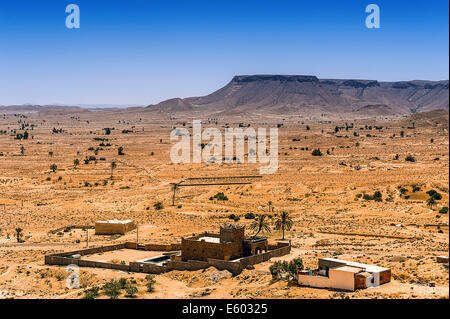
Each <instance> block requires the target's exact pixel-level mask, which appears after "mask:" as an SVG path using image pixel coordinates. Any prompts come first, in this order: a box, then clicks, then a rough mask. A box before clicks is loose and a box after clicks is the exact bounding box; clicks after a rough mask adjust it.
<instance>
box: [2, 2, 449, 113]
mask: <svg viewBox="0 0 450 319" xmlns="http://www.w3.org/2000/svg"><path fill="white" fill-rule="evenodd" d="M71 3H74V4H77V5H79V7H80V11H81V12H80V13H81V28H80V29H68V28H66V26H65V20H66V17H67V15H68V14H67V13H66V12H65V8H66V6H67V5H68V4H71ZM370 3H375V4H377V5H378V6H379V7H380V10H381V28H380V29H368V28H366V26H365V19H366V16H367V13H365V7H366V5H368V4H370ZM448 12H449V4H448V1H447V0H445V1H444V0H428V1H425V0H420V1H416V0H395V1H385V0H367V1H363V0H358V1H357V0H340V1H325V0H324V1H320V0H316V1H312V0H311V1H301V0H297V1H288V0H278V1H275V0H273V1H265V0H238V1H235V0H227V1H219V0H208V1H196V0H191V1H175V0H164V1H152V0H110V1H107V0H71V1H66V0H54V1H50V0H39V1H37V0H1V1H0V105H10V104H25V103H35V104H52V103H59V104H114V105H117V104H139V105H147V104H152V103H157V102H160V101H162V100H165V99H168V98H173V97H188V96H200V95H206V94H208V93H211V92H213V91H215V90H217V89H219V88H220V87H222V86H223V85H225V84H226V83H228V82H229V81H230V80H231V78H232V77H233V76H234V75H239V74H311V75H316V76H318V77H319V78H362V79H377V80H386V81H397V80H413V79H425V80H443V79H448V77H449V76H448V68H449V61H448V60H449V52H448V50H449V15H448V14H449V13H448Z"/></svg>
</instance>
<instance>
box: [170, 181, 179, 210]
mask: <svg viewBox="0 0 450 319" xmlns="http://www.w3.org/2000/svg"><path fill="white" fill-rule="evenodd" d="M171 188H172V206H175V196H176V194H177V190H178V184H177V183H173V184H171Z"/></svg>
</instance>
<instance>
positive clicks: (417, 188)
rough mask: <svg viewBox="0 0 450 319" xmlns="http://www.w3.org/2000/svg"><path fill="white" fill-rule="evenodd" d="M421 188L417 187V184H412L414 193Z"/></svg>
mask: <svg viewBox="0 0 450 319" xmlns="http://www.w3.org/2000/svg"><path fill="white" fill-rule="evenodd" d="M420 190H421V188H420V187H419V186H417V185H413V186H412V191H413V192H414V193H415V192H419V191H420Z"/></svg>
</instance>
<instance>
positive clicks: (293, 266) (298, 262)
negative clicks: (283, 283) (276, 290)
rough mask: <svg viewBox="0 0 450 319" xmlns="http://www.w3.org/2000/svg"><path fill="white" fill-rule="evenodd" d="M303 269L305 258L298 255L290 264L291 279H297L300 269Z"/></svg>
mask: <svg viewBox="0 0 450 319" xmlns="http://www.w3.org/2000/svg"><path fill="white" fill-rule="evenodd" d="M302 270H303V260H302V259H301V258H300V257H298V258H295V259H293V260H291V261H290V262H289V264H288V273H289V277H290V279H291V280H296V278H297V275H298V273H299V271H302Z"/></svg>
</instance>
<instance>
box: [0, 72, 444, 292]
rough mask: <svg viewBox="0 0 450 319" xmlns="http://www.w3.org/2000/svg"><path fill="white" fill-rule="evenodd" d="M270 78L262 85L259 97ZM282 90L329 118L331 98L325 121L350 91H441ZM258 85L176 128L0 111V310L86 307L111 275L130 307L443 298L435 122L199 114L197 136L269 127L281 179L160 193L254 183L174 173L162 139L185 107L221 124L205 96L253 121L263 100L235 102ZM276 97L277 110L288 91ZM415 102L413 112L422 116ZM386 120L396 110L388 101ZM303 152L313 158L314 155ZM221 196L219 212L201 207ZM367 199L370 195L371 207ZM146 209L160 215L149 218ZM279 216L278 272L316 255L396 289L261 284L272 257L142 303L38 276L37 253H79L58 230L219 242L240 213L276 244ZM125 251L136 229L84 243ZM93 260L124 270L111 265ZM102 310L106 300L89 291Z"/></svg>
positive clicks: (72, 114)
mask: <svg viewBox="0 0 450 319" xmlns="http://www.w3.org/2000/svg"><path fill="white" fill-rule="evenodd" d="M283 79H284V78H282V81H284V80H283ZM282 81H281V80H279V79H268V80H267V81H265V80H264V81H263V82H267V83H266V84H264V85H267V86H268V87H272V86H280V83H281V82H282ZM289 81H290V82H288V83H287V84H286V85H285V87H287V86H289V87H290V88H292V90H294V91H295V90H297V89H296V88H300V87H301V88H306V87H308V88H311V90H312V89H314V90H320V92H323V94H321V96H322V97H321V98H318V97H317V98H315V99H314V101H313V100H311V103H312V102H314V103H316V102H315V101H319V100H321V101H322V99H323V101H324V102H323V103H324V107H328V106H327V105H326V103H325V101H326V100H327V99H333V100H332V101H335V102H333V103H337V105H336V108H343V109H344V108H346V107H349V106H348V105H346V102H345V101H356V102H355V103H356V104H358V103H362V102H361V98H357V96H358V94H357V92H360V93H361V92H362V96H364V98H366V97H367V99H368V98H369V97H370V96H375V95H376V94H374V95H371V94H372V93H370V92H372V90H379V91H381V90H386V92H390V91H392V92H397V90H400V91H401V90H415V91H414V92H416V93H415V94H417V96H416V97H417V98H418V99H417V100H415V101H419V100H420V99H419V95H421V94H422V95H423V92H424V90H429V91H430V92H434V93H433V96H435V97H436V100H435V102H436V103H437V101H438V98H437V97H438V96H439V94H444V95H445V94H447V95H448V84H444V86H445V85H447V89H442V88H436V89H435V90H436V91H433V89H425V85H426V83H425V84H420V85H423V88H422V89H417V88H409V87H408V88H392V86H393V84H384V83H378V85H379V86H378V85H377V84H370V85H369V83H366V84H367V85H365V87H364V90H363V88H362V87H357V86H359V84H356V83H353V84H352V85H350V84H351V83H350V84H349V83H347V84H346V85H344V84H343V83H342V84H339V85H337V84H331V83H330V84H327V83H323V82H324V81H325V80H319V81H317V80H316V79H315V78H309V77H308V78H303V77H301V78H291V79H290V80H289ZM258 82H260V80H258ZM260 84H261V83H259V84H258V85H260ZM255 85H256V84H255V83H254V80H253V79H252V78H245V77H244V78H237V79H235V80H233V82H232V83H230V84H229V85H228V86H227V87H226V88H224V89H222V90H221V91H219V92H216V93H214V94H213V95H212V96H209V97H205V98H197V99H186V100H175V101H174V105H176V108H175V109H178V107H181V108H184V109H186V110H189V108H190V107H192V108H193V109H192V114H191V115H189V116H187V115H183V114H182V113H180V114H178V112H177V113H164V112H158V111H155V112H152V111H149V109H152V108H153V107H149V108H148V109H144V108H132V109H127V110H70V109H69V110H60V111H58V112H53V111H52V110H40V111H39V110H35V109H33V110H28V111H27V110H22V111H20V110H18V109H13V110H3V111H1V112H0V133H1V134H0V298H83V297H84V296H85V295H86V292H85V291H86V290H87V289H91V288H95V287H103V285H104V284H105V283H106V282H107V281H108V280H110V279H112V278H115V279H118V278H126V279H127V280H128V281H129V282H134V283H135V285H136V287H137V288H138V292H137V297H139V298H448V291H449V272H448V264H447V265H446V264H441V263H437V262H436V257H437V256H440V255H447V256H448V249H449V232H448V227H449V216H448V210H447V211H446V210H445V207H448V201H449V171H448V169H449V140H448V138H449V118H448V117H449V114H448V111H446V110H434V111H429V112H424V113H417V114H414V115H410V116H408V117H406V116H393V117H389V118H387V119H386V118H383V119H379V118H378V119H374V118H372V117H369V118H365V119H355V120H349V119H346V120H338V119H337V120H330V119H329V120H317V119H314V116H312V115H311V116H309V115H300V114H289V113H286V114H285V113H283V114H277V113H276V112H275V113H273V114H270V113H266V112H264V114H262V115H258V114H255V113H254V112H253V113H252V112H250V109H248V110H249V111H248V115H246V116H243V114H247V113H243V112H236V113H233V112H230V114H228V115H227V116H217V117H215V118H213V119H211V118H210V117H209V114H206V115H205V116H199V117H198V118H200V119H202V120H203V122H204V123H205V125H208V126H214V127H217V128H219V129H220V130H221V131H223V130H224V129H225V127H228V126H231V127H237V126H238V125H239V124H243V125H244V126H247V125H250V126H251V127H279V168H278V171H277V172H276V174H274V175H267V176H264V177H263V178H262V179H260V180H256V181H254V182H253V183H252V184H250V185H234V186H213V187H211V186H209V187H189V188H181V189H180V190H179V191H178V193H177V196H176V201H175V205H174V206H172V192H171V187H170V183H173V182H178V181H180V180H182V179H185V178H188V177H206V176H236V175H257V174H258V172H259V167H260V164H259V163H258V164H248V163H247V161H245V162H244V163H243V164H237V163H233V164H225V163H222V164H205V163H201V164H173V163H171V161H170V157H169V153H170V149H171V147H172V145H173V142H171V141H170V138H169V137H170V132H171V130H172V129H173V128H174V127H186V128H188V129H191V128H190V126H192V125H191V124H192V123H190V120H191V118H192V117H195V116H196V113H195V112H197V111H196V109H197V108H202V107H207V108H210V107H211V110H213V109H214V107H216V106H217V109H215V111H216V114H219V113H217V112H219V111H220V112H223V110H224V109H223V108H224V107H225V106H226V105H225V104H223V105H221V106H220V107H218V105H215V104H214V103H216V102H215V101H216V100H215V99H214V96H216V95H217V94H220V95H223V99H227V98H226V96H229V98H230V99H233V101H235V102H234V103H235V105H234V107H235V108H236V109H239V108H240V107H241V106H242V107H243V109H245V108H247V107H250V105H253V106H252V108H253V110H257V108H256V107H254V105H256V104H257V103H255V101H257V100H259V101H261V104H260V105H265V106H264V109H266V106H267V105H270V104H271V103H274V101H272V100H271V98H270V97H269V96H266V94H265V93H260V95H258V96H254V97H252V98H250V96H249V95H245V94H244V95H240V94H241V93H239V92H240V90H243V89H244V88H249V87H252V86H255ZM397 85H398V84H397ZM405 85H406V84H405ZM418 85H419V84H418ZM433 85H437V84H433ZM439 85H440V84H439ZM328 86H331V87H333V88H336V90H335V91H333V90H331V89H329V88H327V87H328ZM387 86H389V87H390V88H386V87H387ZM400 86H403V85H400ZM232 87H234V91H233V89H232ZM245 90H247V89H245ZM286 90H288V89H287V88H286ZM439 90H440V91H439ZM445 90H447V91H446V92H447V93H445ZM258 91H259V90H258ZM263 91H264V90H263ZM282 91H283V90H282ZM344 91H346V92H344ZM347 91H348V92H347ZM247 92H249V91H248V90H247ZM296 92H297V91H296ZM298 92H299V91H298ZM339 92H343V93H339ZM401 92H406V91H401ZM411 92H413V91H411ZM439 92H441V93H439ZM369 93H370V95H369ZM386 94H387V93H386ZM238 96H239V97H240V98H237V97H238ZM280 96H281V95H280ZM283 96H284V97H285V99H284V100H283V101H285V102H286V103H287V101H289V98H292V99H293V100H292V101H294V97H295V96H296V94H284V95H283ZM405 96H406V95H405ZM408 96H409V95H408ZM288 97H289V98H288ZM430 97H431V96H430ZM374 98H375V97H374ZM377 98H379V99H381V97H380V96H378V97H377ZM422 98H424V97H422ZM399 99H400V98H399ZM408 99H410V100H411V97H409V98H405V99H404V100H401V101H403V102H402V103H404V104H401V105H403V106H404V107H405V112H406V110H407V109H409V110H411V109H413V104H414V103H415V102H414V103H413V102H407V101H408ZM230 101H231V100H230ZM336 101H337V102H336ZM358 101H359V102H358ZM411 101H412V100H411ZM341 102H342V104H340V103H341ZM446 102H447V104H446V105H447V107H448V100H447V101H446ZM167 103H169V102H167ZM330 103H331V102H330ZM372 103H375V102H374V101H371V104H372ZM377 103H381V102H380V101H378V102H377ZM408 103H410V104H408ZM417 103H418V104H417V105H416V106H415V107H418V108H419V109H420V107H424V108H425V106H424V105H423V106H420V107H419V106H418V105H419V104H420V103H419V102H417ZM356 104H353V106H351V107H356ZM437 104H439V103H437ZM437 104H436V105H437ZM191 105H192V106H191ZM214 105H215V106H214ZM229 105H231V106H233V104H229ZM236 105H239V107H237V106H236ZM408 105H409V106H408ZM414 105H415V104H414ZM426 105H427V106H426V108H429V107H430V108H433V107H434V106H435V105H434V106H432V105H431V104H426ZM439 105H440V106H441V107H442V108H445V106H446V105H445V103H444V105H442V104H439ZM296 107H298V105H297V106H296ZM358 107H359V106H358ZM391 107H392V108H393V109H395V110H397V111H398V110H399V109H400V102H399V105H398V106H396V107H395V108H394V106H391ZM280 110H281V108H280ZM264 111H265V110H264ZM397 111H396V112H397ZM400 113H401V112H400ZM400 113H399V114H400ZM211 114H214V112H212V113H211ZM25 132H27V138H24V135H25ZM119 149H121V152H119ZM316 149H320V151H321V152H320V153H321V156H314V155H313V154H312V151H313V150H316ZM76 160H78V162H77V161H76ZM112 162H115V163H116V166H115V167H114V168H112V166H111V163H112ZM430 190H434V191H436V192H438V193H439V194H440V195H441V198H440V199H439V200H436V202H435V203H434V204H433V205H431V206H430V205H429V203H428V202H427V200H428V198H429V197H430V196H429V194H428V193H427V192H429V191H430ZM218 192H223V193H224V194H225V195H226V197H227V200H217V199H214V198H213V196H214V195H215V194H217V193H218ZM375 192H379V195H381V197H376V198H375V197H374V196H373V195H374V194H375ZM211 198H213V199H211ZM269 202H270V204H269ZM156 203H161V204H162V205H161V206H162V207H159V208H158V209H156V206H155V204H156ZM272 209H273V210H272ZM281 211H287V212H289V213H290V214H291V216H292V219H293V221H294V226H293V228H292V229H291V230H290V231H288V232H286V234H285V235H286V238H287V239H289V240H291V241H292V244H293V249H292V252H291V254H290V255H287V256H283V257H281V258H278V259H282V260H291V259H293V258H295V257H301V258H302V259H303V261H304V264H305V267H306V268H314V267H316V266H317V258H318V257H338V258H342V259H348V260H354V261H358V262H363V263H373V264H377V265H380V266H386V267H390V268H391V269H392V279H393V281H392V282H391V283H389V284H386V285H383V286H381V287H378V288H374V289H367V290H361V291H357V292H337V291H332V290H327V289H313V288H307V287H298V286H297V285H295V284H294V283H289V282H287V281H283V280H273V279H272V277H271V275H270V272H269V267H270V265H271V264H272V263H273V262H274V261H275V259H274V260H271V261H267V262H264V263H262V264H259V265H256V266H255V269H249V270H245V271H244V272H243V273H242V274H241V275H239V276H230V274H227V273H224V272H219V271H217V270H216V269H214V268H211V269H208V270H206V271H197V272H188V271H186V272H175V271H174V272H170V273H167V274H161V275H157V276H156V277H155V281H156V283H155V287H154V288H155V289H154V291H153V292H148V291H147V289H146V279H145V274H134V273H124V272H120V271H115V270H106V269H88V268H84V269H81V287H80V288H79V289H69V288H67V287H66V283H65V279H66V278H67V276H68V273H67V272H66V269H65V268H64V267H55V266H47V265H45V264H44V255H45V254H49V253H52V252H61V251H69V250H75V249H80V248H83V247H85V246H86V232H85V231H82V230H80V229H67V230H64V231H63V230H58V229H61V228H62V229H64V227H66V226H69V225H93V224H94V222H95V221H96V220H105V219H132V220H134V221H136V222H138V223H139V241H140V242H142V243H147V242H151V243H172V242H178V241H179V240H180V238H181V237H182V236H186V235H189V234H192V233H194V232H200V231H204V230H208V231H212V232H216V231H217V229H218V228H219V226H220V225H223V224H227V223H235V224H240V225H245V226H247V228H248V226H249V225H250V224H251V223H252V221H253V219H248V218H246V214H247V213H250V212H251V213H253V214H255V215H259V214H264V215H266V216H267V219H268V221H269V224H270V228H271V232H270V233H266V234H264V235H266V236H268V237H269V240H270V241H277V240H279V239H280V238H281V237H282V234H281V232H280V231H278V230H276V229H275V227H274V226H275V220H276V218H277V215H278V214H279V213H280V212H281ZM247 217H248V216H247ZM18 228H20V229H21V236H20V239H21V240H20V242H18V241H17V229H18ZM247 233H248V234H251V233H252V231H250V230H247ZM135 239H136V231H132V232H130V233H128V234H127V235H124V236H95V235H94V234H93V231H90V232H89V244H90V245H91V246H97V245H105V244H113V243H121V242H126V241H134V240H135ZM101 258H109V259H111V261H112V260H116V262H121V259H120V258H124V257H123V256H122V257H121V256H109V255H105V256H104V257H101ZM120 297H121V298H125V294H124V293H122V294H121V296H120ZM99 298H107V297H106V296H105V294H104V293H103V291H102V290H100V294H99Z"/></svg>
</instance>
